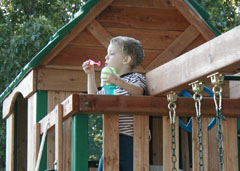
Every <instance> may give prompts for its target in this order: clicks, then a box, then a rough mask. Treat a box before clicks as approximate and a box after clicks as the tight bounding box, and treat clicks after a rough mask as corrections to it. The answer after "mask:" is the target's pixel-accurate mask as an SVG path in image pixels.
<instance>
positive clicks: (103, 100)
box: [35, 94, 240, 171]
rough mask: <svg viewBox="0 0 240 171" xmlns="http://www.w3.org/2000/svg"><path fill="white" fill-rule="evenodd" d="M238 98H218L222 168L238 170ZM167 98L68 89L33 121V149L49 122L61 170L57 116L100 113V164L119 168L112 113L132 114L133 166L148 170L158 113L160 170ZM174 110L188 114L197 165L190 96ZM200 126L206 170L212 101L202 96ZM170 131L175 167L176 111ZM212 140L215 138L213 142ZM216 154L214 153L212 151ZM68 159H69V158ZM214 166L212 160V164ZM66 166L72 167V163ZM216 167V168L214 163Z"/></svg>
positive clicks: (168, 164) (166, 143)
mask: <svg viewBox="0 0 240 171" xmlns="http://www.w3.org/2000/svg"><path fill="white" fill-rule="evenodd" d="M239 104H240V99H223V114H224V116H225V117H226V118H227V119H225V120H224V121H223V134H224V140H223V148H224V170H226V171H227V170H231V171H235V170H236V171H237V170H238V164H237V163H238V152H237V125H236V124H237V121H236V118H237V117H239V116H240V105H239ZM167 106H168V102H167V99H166V97H152V96H110V95H84V94H80V95H79V94H72V95H71V96H69V97H68V98H67V99H66V100H64V101H63V102H62V103H61V104H58V105H57V106H56V107H55V108H54V109H53V110H52V111H51V112H50V113H48V115H46V116H45V117H44V118H43V119H42V120H41V121H40V122H39V123H37V125H36V142H38V143H37V145H36V149H35V150H36V151H38V150H39V149H38V147H39V143H40V136H41V134H43V132H44V128H45V127H46V125H48V128H47V129H50V128H52V127H54V126H55V160H56V161H57V163H58V164H57V170H58V171H62V170H63V168H62V158H63V156H62V155H63V151H62V150H63V148H62V122H63V121H64V120H66V119H67V118H69V117H73V116H74V115H81V114H104V122H103V129H104V130H103V131H104V136H103V153H104V170H105V171H113V170H114V171H118V170H119V134H118V114H121V113H122V114H133V115H134V171H148V170H149V116H162V117H163V170H165V171H168V170H171V168H172V159H171V156H172V150H171V142H172V140H171V138H172V137H171V129H170V121H169V117H168V107H167ZM176 110H177V116H182V117H194V118H193V126H192V127H193V131H192V132H193V133H192V140H193V141H192V146H193V148H192V156H193V159H192V161H193V169H192V170H198V151H197V150H198V148H197V143H198V142H197V135H196V132H197V126H196V121H195V115H196V114H195V106H194V100H193V99H191V98H181V97H180V98H178V101H177V109H176ZM202 116H203V118H202V127H203V128H202V129H203V138H202V140H203V145H204V149H203V150H204V167H205V170H208V167H209V165H210V164H211V158H209V151H208V150H209V149H208V137H209V136H208V130H207V117H214V116H215V106H214V102H213V99H212V98H204V99H203V101H202ZM175 128H176V130H175V137H176V155H177V163H176V168H177V170H179V134H178V132H179V131H178V128H179V127H178V117H177V120H176V126H175ZM216 146H217V144H216ZM215 157H216V158H217V157H218V156H215ZM72 160H73V159H72ZM214 167H215V168H218V165H216V166H214ZM72 170H74V169H73V168H72ZM217 170H218V169H217Z"/></svg>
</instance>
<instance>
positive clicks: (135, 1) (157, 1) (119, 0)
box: [111, 0, 173, 8]
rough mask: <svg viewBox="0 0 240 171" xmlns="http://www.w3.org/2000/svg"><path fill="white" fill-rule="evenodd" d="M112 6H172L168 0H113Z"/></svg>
mask: <svg viewBox="0 0 240 171" xmlns="http://www.w3.org/2000/svg"><path fill="white" fill-rule="evenodd" d="M111 5H112V6H124V7H153V8H173V6H172V5H171V3H170V2H169V1H168V0H131V1H129V0H115V1H113V3H112V4H111Z"/></svg>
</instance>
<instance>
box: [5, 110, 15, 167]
mask: <svg viewBox="0 0 240 171" xmlns="http://www.w3.org/2000/svg"><path fill="white" fill-rule="evenodd" d="M6 131H7V132H6V170H9V171H14V114H13V113H12V114H10V115H9V116H8V118H7V121H6Z"/></svg>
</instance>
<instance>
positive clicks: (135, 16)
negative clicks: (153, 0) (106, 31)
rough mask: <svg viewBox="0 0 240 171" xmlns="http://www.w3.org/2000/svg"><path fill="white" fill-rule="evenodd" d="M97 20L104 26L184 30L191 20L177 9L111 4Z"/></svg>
mask: <svg viewBox="0 0 240 171" xmlns="http://www.w3.org/2000/svg"><path fill="white" fill-rule="evenodd" d="M143 11H144V12H143ZM119 16H121V17H119ZM96 20H97V21H98V22H99V23H100V24H101V25H102V26H103V27H104V28H107V27H112V28H139V29H148V30H151V29H154V30H165V31H166V30H175V31H183V30H185V29H186V28H187V27H188V26H189V22H188V21H187V20H186V19H185V18H184V17H183V16H182V15H181V14H180V13H179V12H178V11H177V10H176V9H157V8H144V7H118V6H110V7H108V8H106V10H104V11H103V12H102V13H101V14H100V15H99V16H98V17H97V18H96Z"/></svg>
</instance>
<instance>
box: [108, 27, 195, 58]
mask: <svg viewBox="0 0 240 171" xmlns="http://www.w3.org/2000/svg"><path fill="white" fill-rule="evenodd" d="M106 30H107V31H108V32H109V33H111V35H112V36H113V37H115V36H119V35H127V36H129V37H135V38H137V39H138V40H139V41H140V42H141V43H142V45H143V47H144V52H145V51H146V50H149V51H150V50H164V49H166V48H167V47H168V46H169V45H171V43H173V42H174V40H175V39H176V38H178V37H179V36H180V37H181V34H182V31H178V30H177V31H172V30H164V31H162V30H148V29H140V28H139V29H134V28H112V27H107V28H106ZM188 30H189V29H188ZM191 36H193V37H194V35H192V34H191ZM188 39H189V38H188ZM190 39H192V38H190ZM182 41H183V42H181V43H183V44H184V43H185V42H186V40H182ZM183 46H184V45H183ZM146 57H147V58H148V56H146Z"/></svg>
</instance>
